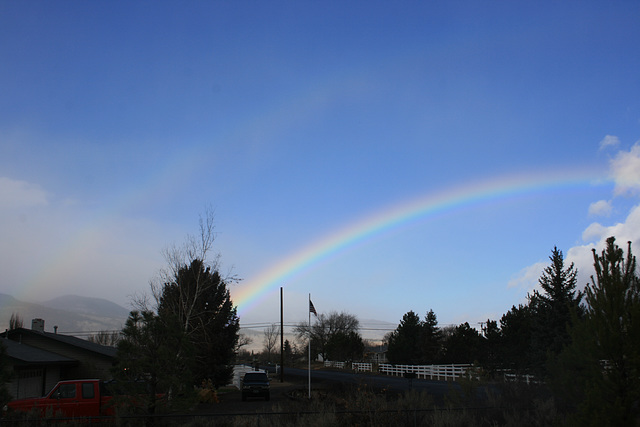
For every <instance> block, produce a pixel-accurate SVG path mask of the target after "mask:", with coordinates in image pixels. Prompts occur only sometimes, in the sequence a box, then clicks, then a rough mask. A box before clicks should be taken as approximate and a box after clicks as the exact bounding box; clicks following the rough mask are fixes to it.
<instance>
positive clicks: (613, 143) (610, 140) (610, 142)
mask: <svg viewBox="0 0 640 427" xmlns="http://www.w3.org/2000/svg"><path fill="white" fill-rule="evenodd" d="M619 144H620V139H619V138H618V137H617V136H613V135H607V136H605V137H604V139H603V140H602V141H600V149H601V150H604V149H605V148H607V147H617V146H618V145H619Z"/></svg>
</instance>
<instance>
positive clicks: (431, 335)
mask: <svg viewBox="0 0 640 427" xmlns="http://www.w3.org/2000/svg"><path fill="white" fill-rule="evenodd" d="M420 340H421V343H422V353H423V358H424V360H425V363H431V364H433V363H437V361H438V359H439V358H440V357H441V353H442V331H441V330H440V328H439V327H438V319H437V317H436V314H435V313H434V312H433V310H429V311H428V312H427V315H426V316H425V318H424V322H423V323H422V337H421V339H420Z"/></svg>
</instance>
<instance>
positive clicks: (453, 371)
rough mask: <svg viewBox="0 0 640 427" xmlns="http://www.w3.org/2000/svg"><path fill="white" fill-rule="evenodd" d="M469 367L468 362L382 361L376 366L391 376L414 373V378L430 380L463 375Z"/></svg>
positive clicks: (453, 379)
mask: <svg viewBox="0 0 640 427" xmlns="http://www.w3.org/2000/svg"><path fill="white" fill-rule="evenodd" d="M469 368H471V365H469V364H451V365H390V364H388V363H383V364H381V365H380V366H379V367H378V371H379V372H380V373H384V374H387V375H393V376H405V374H415V376H416V378H422V379H430V380H445V381H448V380H452V381H455V379H456V378H460V377H464V376H466V375H467V371H468V370H469Z"/></svg>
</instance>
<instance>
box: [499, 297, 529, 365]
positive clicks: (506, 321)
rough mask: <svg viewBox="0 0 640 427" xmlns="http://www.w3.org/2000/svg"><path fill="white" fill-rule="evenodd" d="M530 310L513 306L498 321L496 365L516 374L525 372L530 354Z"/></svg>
mask: <svg viewBox="0 0 640 427" xmlns="http://www.w3.org/2000/svg"><path fill="white" fill-rule="evenodd" d="M531 322H532V320H531V309H530V307H529V306H528V305H522V304H519V305H518V306H517V307H516V306H515V305H514V306H512V307H511V310H509V311H508V312H507V313H505V314H504V315H503V316H502V318H501V319H500V339H499V345H498V350H497V353H498V355H497V359H498V364H500V365H502V366H503V367H504V368H507V369H512V370H515V371H517V372H522V373H524V372H527V371H528V368H529V359H530V356H529V355H530V353H531Z"/></svg>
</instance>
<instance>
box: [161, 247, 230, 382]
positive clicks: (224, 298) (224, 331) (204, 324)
mask: <svg viewBox="0 0 640 427" xmlns="http://www.w3.org/2000/svg"><path fill="white" fill-rule="evenodd" d="M158 315H159V316H160V317H162V318H164V317H172V316H173V317H175V318H176V319H177V320H178V322H179V323H180V324H181V325H182V329H183V331H184V333H185V334H186V335H187V337H188V338H189V341H190V343H191V344H192V345H193V347H194V348H195V366H194V379H195V382H196V384H200V383H201V382H202V381H204V380H207V379H211V380H212V382H213V384H214V385H215V386H216V387H219V386H223V385H225V384H228V383H229V382H230V380H231V376H232V375H233V367H232V366H231V364H232V362H233V358H234V356H235V354H234V350H235V347H236V344H237V342H238V331H239V329H240V320H239V318H238V316H237V314H236V307H234V306H233V302H232V301H231V297H230V294H229V289H228V288H227V284H226V283H225V282H224V280H222V278H221V276H220V274H219V273H218V271H215V270H212V269H211V267H208V266H205V264H204V262H203V261H202V260H200V259H194V260H192V261H191V264H190V265H188V266H187V265H184V266H183V267H182V268H180V269H179V270H178V271H177V273H176V274H175V276H174V278H173V280H172V281H170V282H167V283H165V284H164V286H163V289H162V296H161V298H160V304H159V306H158Z"/></svg>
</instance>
